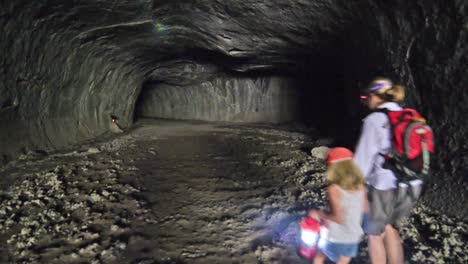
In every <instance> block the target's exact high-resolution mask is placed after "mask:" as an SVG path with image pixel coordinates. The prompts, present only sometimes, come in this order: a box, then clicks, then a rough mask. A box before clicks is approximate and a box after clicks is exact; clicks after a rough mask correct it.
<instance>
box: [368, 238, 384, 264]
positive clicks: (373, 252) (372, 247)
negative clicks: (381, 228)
mask: <svg viewBox="0 0 468 264" xmlns="http://www.w3.org/2000/svg"><path fill="white" fill-rule="evenodd" d="M368 244H369V257H370V260H371V263H372V264H385V263H386V262H387V256H386V253H385V245H384V235H383V234H382V235H369V239H368Z"/></svg>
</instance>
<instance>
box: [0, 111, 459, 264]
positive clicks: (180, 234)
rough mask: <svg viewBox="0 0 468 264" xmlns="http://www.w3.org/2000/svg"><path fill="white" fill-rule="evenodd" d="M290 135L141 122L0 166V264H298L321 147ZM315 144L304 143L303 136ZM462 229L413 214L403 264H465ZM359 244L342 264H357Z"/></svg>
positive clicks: (315, 203) (320, 192) (318, 189)
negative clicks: (303, 223) (123, 130)
mask: <svg viewBox="0 0 468 264" xmlns="http://www.w3.org/2000/svg"><path fill="white" fill-rule="evenodd" d="M313 135H316V133H314V132H313V131H310V130H309V131H306V130H305V129H299V128H295V129H292V128H291V127H289V128H285V127H273V126H260V125H233V124H213V123H210V124H208V123H203V122H176V121H164V120H141V121H139V122H138V123H137V124H136V126H135V128H133V129H132V130H131V131H128V132H126V133H125V134H122V135H120V136H118V137H107V139H104V138H102V139H100V140H95V141H90V142H86V143H83V144H80V145H78V146H75V147H73V148H71V149H68V150H62V151H55V152H49V153H46V152H42V151H38V152H30V153H28V154H26V155H22V156H21V157H20V159H19V160H17V161H13V162H10V163H8V164H7V165H5V166H4V167H2V168H0V173H1V175H2V177H1V179H0V183H1V186H0V187H1V192H0V262H1V263H140V264H149V263H309V261H306V260H304V259H301V258H300V257H299V256H298V255H297V243H298V242H297V238H296V237H297V231H298V221H299V220H300V219H301V217H303V216H304V215H305V213H306V209H307V208H311V207H323V206H324V205H325V204H326V201H325V191H324V190H325V187H326V182H325V178H324V171H325V166H324V164H323V162H322V161H321V160H319V159H317V158H315V157H313V156H311V154H310V150H311V149H312V148H313V147H318V146H321V145H323V144H325V143H326V142H325V141H327V140H326V139H320V138H318V137H316V136H313ZM314 137H315V138H314ZM467 230H468V223H465V222H463V221H460V220H457V219H455V218H451V217H448V216H446V215H443V214H440V213H438V212H436V211H433V210H431V209H429V208H428V207H427V206H425V205H424V204H420V205H419V206H418V207H417V208H415V209H414V213H413V214H412V216H411V217H410V218H409V220H408V221H407V223H406V224H405V226H404V227H403V228H402V230H401V233H402V237H403V239H404V248H405V254H406V258H407V262H408V263H468V243H466V242H467V241H468V232H467ZM366 252H367V247H366V243H365V241H363V242H362V243H361V246H360V253H359V256H358V257H357V258H355V259H354V260H353V263H368V256H367V253H366Z"/></svg>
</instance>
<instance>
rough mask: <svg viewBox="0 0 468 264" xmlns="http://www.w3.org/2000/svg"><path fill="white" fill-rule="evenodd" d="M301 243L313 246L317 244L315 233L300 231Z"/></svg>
mask: <svg viewBox="0 0 468 264" xmlns="http://www.w3.org/2000/svg"><path fill="white" fill-rule="evenodd" d="M301 239H302V242H304V243H305V244H306V245H309V246H311V245H315V243H317V233H315V232H311V231H302V234H301Z"/></svg>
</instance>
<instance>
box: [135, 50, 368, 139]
mask: <svg viewBox="0 0 468 264" xmlns="http://www.w3.org/2000/svg"><path fill="white" fill-rule="evenodd" d="M315 53H319V52H315ZM323 53H324V54H322V55H311V54H309V55H307V56H304V58H301V59H299V58H298V61H295V62H293V63H291V65H289V67H278V68H277V69H275V70H272V71H262V70H260V71H254V72H251V73H235V72H229V73H220V74H219V75H218V77H212V78H210V79H203V80H201V81H200V82H191V83H183V80H180V79H179V80H171V82H169V83H165V82H161V81H159V82H157V81H153V82H146V83H144V84H143V87H142V90H141V92H140V94H139V96H138V98H137V100H136V103H135V110H134V117H133V120H134V121H137V120H138V119H140V118H148V117H149V118H164V119H178V120H203V121H214V122H219V121H222V122H240V123H272V124H287V123H294V124H300V125H305V126H307V127H310V128H313V129H315V130H317V131H318V132H319V134H320V135H321V136H323V137H331V138H333V139H334V140H335V143H334V144H335V145H345V146H348V147H351V148H352V147H353V145H354V143H355V141H356V137H357V135H358V132H359V128H360V125H361V122H360V120H361V118H362V117H363V115H364V111H365V108H364V107H363V106H362V105H361V103H360V101H359V90H360V89H361V90H362V89H363V87H358V86H357V84H350V83H348V82H349V81H348V80H347V79H346V76H345V74H344V72H346V70H347V69H343V67H344V66H345V65H349V64H352V63H351V62H349V61H348V62H346V61H343V60H345V59H346V57H345V54H343V51H342V50H340V49H339V47H336V48H334V49H330V48H329V49H328V50H326V51H324V52H323Z"/></svg>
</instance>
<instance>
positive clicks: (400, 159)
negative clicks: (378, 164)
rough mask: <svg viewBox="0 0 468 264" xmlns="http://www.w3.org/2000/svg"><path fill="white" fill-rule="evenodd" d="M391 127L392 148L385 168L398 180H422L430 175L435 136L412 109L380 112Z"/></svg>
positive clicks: (382, 110) (383, 110)
mask: <svg viewBox="0 0 468 264" xmlns="http://www.w3.org/2000/svg"><path fill="white" fill-rule="evenodd" d="M379 110H381V112H383V113H385V114H386V115H387V117H388V120H389V122H390V125H391V133H392V149H391V151H390V152H389V153H388V154H387V155H385V158H386V162H385V164H384V167H386V168H389V169H391V170H392V171H394V172H395V174H396V176H397V178H399V180H413V179H420V178H424V177H425V176H427V175H428V174H429V165H430V155H432V154H433V153H434V134H433V132H432V129H431V128H430V127H429V126H428V125H427V124H426V120H425V119H424V118H423V117H422V116H421V115H420V114H419V113H418V112H417V111H416V110H414V109H411V108H405V109H403V110H401V111H389V110H387V109H379Z"/></svg>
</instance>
